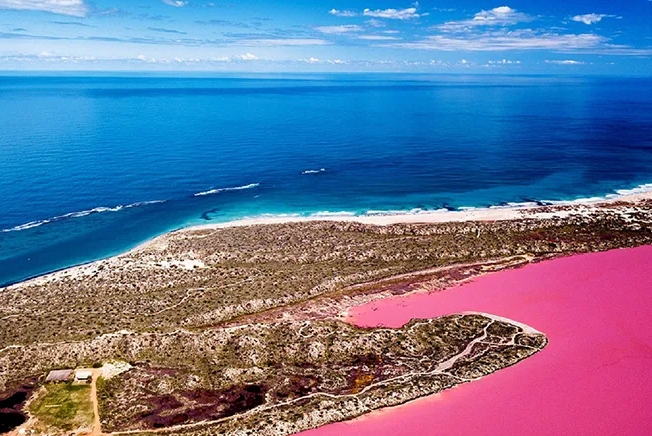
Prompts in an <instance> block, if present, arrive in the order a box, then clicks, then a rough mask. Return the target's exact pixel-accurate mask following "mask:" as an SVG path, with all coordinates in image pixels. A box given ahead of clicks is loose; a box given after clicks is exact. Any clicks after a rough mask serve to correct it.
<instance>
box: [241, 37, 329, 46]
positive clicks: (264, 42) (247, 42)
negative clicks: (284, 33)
mask: <svg viewBox="0 0 652 436" xmlns="http://www.w3.org/2000/svg"><path fill="white" fill-rule="evenodd" d="M235 44H237V45H243V46H247V47H280V46H307V45H329V44H330V42H328V41H325V40H323V39H317V38H277V39H243V40H241V41H237V42H236V43H235Z"/></svg>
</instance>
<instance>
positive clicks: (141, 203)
mask: <svg viewBox="0 0 652 436" xmlns="http://www.w3.org/2000/svg"><path fill="white" fill-rule="evenodd" d="M157 203H165V200H154V201H139V202H136V203H131V204H125V205H118V206H115V207H104V206H101V207H96V208H93V209H88V210H82V211H80V212H70V213H66V214H63V215H59V216H55V217H53V218H48V219H44V220H38V221H31V222H28V223H25V224H21V225H18V226H15V227H12V228H10V229H2V230H0V233H8V232H19V231H21V230H28V229H33V228H35V227H39V226H42V225H44V224H49V223H55V222H57V221H63V220H66V219H70V218H81V217H85V216H88V215H91V214H96V213H104V212H118V211H121V210H123V209H131V208H132V207H138V206H146V205H148V204H157Z"/></svg>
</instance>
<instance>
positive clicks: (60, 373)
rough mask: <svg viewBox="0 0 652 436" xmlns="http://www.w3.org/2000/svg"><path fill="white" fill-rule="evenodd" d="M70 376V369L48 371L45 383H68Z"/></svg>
mask: <svg viewBox="0 0 652 436" xmlns="http://www.w3.org/2000/svg"><path fill="white" fill-rule="evenodd" d="M71 376H72V369H58V370H55V371H50V373H49V374H48V376H47V378H46V379H45V381H46V382H59V381H68V380H70V377H71Z"/></svg>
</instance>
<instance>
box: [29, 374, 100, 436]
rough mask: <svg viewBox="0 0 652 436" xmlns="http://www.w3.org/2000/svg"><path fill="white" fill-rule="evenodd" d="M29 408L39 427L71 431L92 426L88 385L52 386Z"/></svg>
mask: <svg viewBox="0 0 652 436" xmlns="http://www.w3.org/2000/svg"><path fill="white" fill-rule="evenodd" d="M45 389H46V392H45V393H43V394H41V395H39V397H38V399H36V400H35V401H34V402H33V403H32V404H31V406H30V412H31V413H32V414H33V415H34V416H35V417H36V418H37V419H38V423H39V425H40V426H43V427H46V428H56V429H61V430H65V431H72V430H75V429H78V428H82V427H87V428H90V427H92V425H93V404H92V403H91V398H90V394H91V387H90V385H72V384H70V383H65V384H52V385H47V386H46V387H45Z"/></svg>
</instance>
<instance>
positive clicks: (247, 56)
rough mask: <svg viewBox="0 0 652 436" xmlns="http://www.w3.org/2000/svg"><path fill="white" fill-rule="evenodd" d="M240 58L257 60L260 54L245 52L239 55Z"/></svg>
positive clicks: (242, 59)
mask: <svg viewBox="0 0 652 436" xmlns="http://www.w3.org/2000/svg"><path fill="white" fill-rule="evenodd" d="M238 59H240V60H241V61H257V60H258V56H256V55H253V54H251V53H245V54H243V55H240V56H238Z"/></svg>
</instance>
